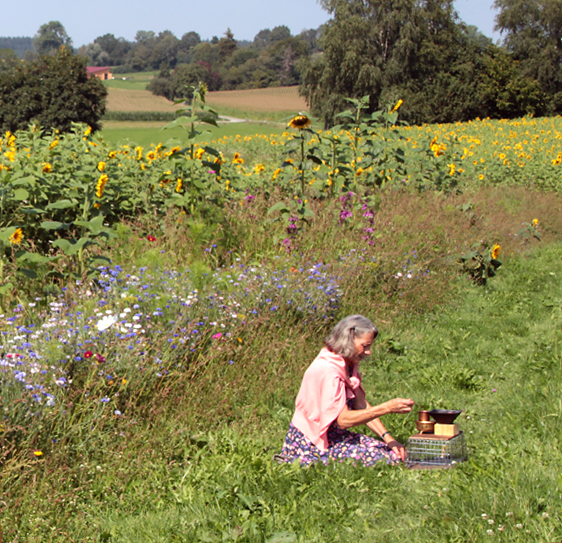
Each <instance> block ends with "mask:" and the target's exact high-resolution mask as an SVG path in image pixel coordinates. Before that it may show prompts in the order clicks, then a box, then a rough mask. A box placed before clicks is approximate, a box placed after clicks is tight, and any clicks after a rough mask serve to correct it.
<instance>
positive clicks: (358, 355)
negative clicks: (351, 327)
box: [351, 332, 375, 364]
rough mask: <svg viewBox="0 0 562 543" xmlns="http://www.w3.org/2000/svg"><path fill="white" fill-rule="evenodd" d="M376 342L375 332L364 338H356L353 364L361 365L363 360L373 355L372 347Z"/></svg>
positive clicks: (354, 340) (365, 335)
mask: <svg viewBox="0 0 562 543" xmlns="http://www.w3.org/2000/svg"><path fill="white" fill-rule="evenodd" d="M374 340H375V334H374V332H368V333H367V334H364V335H363V336H359V337H355V338H354V339H353V343H354V345H355V354H354V355H353V358H352V360H351V361H352V362H353V363H354V364H359V362H361V360H363V358H365V357H366V356H369V355H370V354H371V345H372V344H373V341H374Z"/></svg>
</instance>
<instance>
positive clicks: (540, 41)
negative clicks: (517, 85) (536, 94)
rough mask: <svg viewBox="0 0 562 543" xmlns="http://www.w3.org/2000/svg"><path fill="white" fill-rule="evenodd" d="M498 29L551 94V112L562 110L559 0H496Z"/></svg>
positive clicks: (525, 72)
mask: <svg viewBox="0 0 562 543" xmlns="http://www.w3.org/2000/svg"><path fill="white" fill-rule="evenodd" d="M494 6H495V8H496V9H498V10H499V13H498V15H497V17H496V28H497V29H498V30H500V31H501V32H502V35H503V36H504V38H503V39H504V45H505V47H506V48H507V50H508V51H509V52H510V53H511V54H512V55H513V58H514V59H515V60H516V61H517V62H518V63H519V64H520V71H521V73H522V74H523V76H525V77H528V78H531V79H533V80H535V81H537V82H538V84H539V85H540V88H541V89H542V90H543V92H544V93H545V94H546V96H547V97H548V101H547V103H546V104H545V106H546V111H547V112H548V114H554V113H560V112H561V111H562V74H561V73H560V64H561V63H562V42H561V36H562V10H561V9H560V2H558V1H557V0H532V1H522V0H496V1H495V3H494Z"/></svg>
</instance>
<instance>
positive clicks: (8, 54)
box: [0, 48, 21, 72]
mask: <svg viewBox="0 0 562 543" xmlns="http://www.w3.org/2000/svg"><path fill="white" fill-rule="evenodd" d="M20 62H21V61H20V59H19V58H18V56H17V55H16V53H15V51H14V50H13V49H6V48H4V49H0V72H5V71H7V70H11V69H12V68H15V67H16V66H17V65H18V64H20Z"/></svg>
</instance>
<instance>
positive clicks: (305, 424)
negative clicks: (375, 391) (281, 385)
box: [292, 347, 364, 450]
mask: <svg viewBox="0 0 562 543" xmlns="http://www.w3.org/2000/svg"><path fill="white" fill-rule="evenodd" d="M358 389H360V390H361V391H362V392H363V393H364V390H363V387H362V386H361V374H360V373H359V371H358V370H357V365H354V366H353V375H352V376H351V377H348V371H347V367H346V364H345V360H344V359H343V357H342V356H340V355H338V354H335V353H333V352H331V351H329V350H328V349H326V348H325V347H324V348H323V349H322V350H321V351H320V353H319V354H318V356H317V357H316V359H315V360H314V362H312V364H311V365H310V366H309V368H308V369H307V370H306V372H305V374H304V377H303V380H302V384H301V388H300V390H299V394H298V396H297V401H296V408H295V414H294V415H293V420H292V423H293V425H294V426H296V427H297V428H298V429H299V430H300V431H301V432H302V433H303V434H304V435H305V436H306V437H307V438H308V439H309V440H310V441H311V442H312V443H314V445H316V447H318V448H319V449H321V450H326V449H327V448H328V428H329V426H330V424H332V422H334V421H335V420H336V419H337V418H338V417H339V415H340V413H341V412H342V411H343V408H344V407H345V405H346V402H347V400H349V399H352V398H355V391H357V390H358Z"/></svg>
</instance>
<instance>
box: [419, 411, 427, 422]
mask: <svg viewBox="0 0 562 543" xmlns="http://www.w3.org/2000/svg"><path fill="white" fill-rule="evenodd" d="M418 420H421V421H428V420H429V411H423V410H422V411H418Z"/></svg>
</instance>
